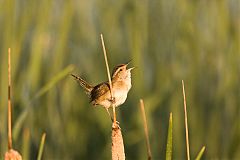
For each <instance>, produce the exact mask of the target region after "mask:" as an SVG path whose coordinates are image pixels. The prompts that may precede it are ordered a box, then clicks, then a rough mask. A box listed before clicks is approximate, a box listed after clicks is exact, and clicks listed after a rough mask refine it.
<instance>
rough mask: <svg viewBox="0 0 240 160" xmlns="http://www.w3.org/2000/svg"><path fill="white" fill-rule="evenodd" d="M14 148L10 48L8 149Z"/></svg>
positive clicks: (9, 56)
mask: <svg viewBox="0 0 240 160" xmlns="http://www.w3.org/2000/svg"><path fill="white" fill-rule="evenodd" d="M10 149H12V105H11V49H10V48H8V150H10Z"/></svg>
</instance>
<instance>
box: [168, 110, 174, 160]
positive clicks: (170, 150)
mask: <svg viewBox="0 0 240 160" xmlns="http://www.w3.org/2000/svg"><path fill="white" fill-rule="evenodd" d="M172 127H173V126H172V113H170V116H169V126H168V138H167V147H166V160H171V159H172Z"/></svg>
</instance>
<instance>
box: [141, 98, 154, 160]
mask: <svg viewBox="0 0 240 160" xmlns="http://www.w3.org/2000/svg"><path fill="white" fill-rule="evenodd" d="M140 109H141V112H142V118H143V125H144V132H145V139H146V143H147V153H148V160H151V159H152V153H151V148H150V142H149V135H148V126H147V118H146V114H145V109H144V103H143V100H142V99H140Z"/></svg>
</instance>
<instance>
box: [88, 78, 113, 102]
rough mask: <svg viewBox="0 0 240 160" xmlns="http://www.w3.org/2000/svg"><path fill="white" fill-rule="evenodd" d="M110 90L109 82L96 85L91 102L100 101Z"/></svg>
mask: <svg viewBox="0 0 240 160" xmlns="http://www.w3.org/2000/svg"><path fill="white" fill-rule="evenodd" d="M109 90H110V86H109V83H108V82H103V83H100V84H98V85H96V86H95V87H94V88H93V90H92V91H91V100H90V101H91V102H93V101H94V100H95V99H98V98H99V97H101V96H102V95H104V94H106V93H107V92H108V91H109Z"/></svg>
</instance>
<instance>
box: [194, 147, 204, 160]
mask: <svg viewBox="0 0 240 160" xmlns="http://www.w3.org/2000/svg"><path fill="white" fill-rule="evenodd" d="M204 151H205V146H203V147H202V149H201V151H200V152H199V153H198V155H197V157H196V159H195V160H200V159H201V158H202V155H203V153H204Z"/></svg>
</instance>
